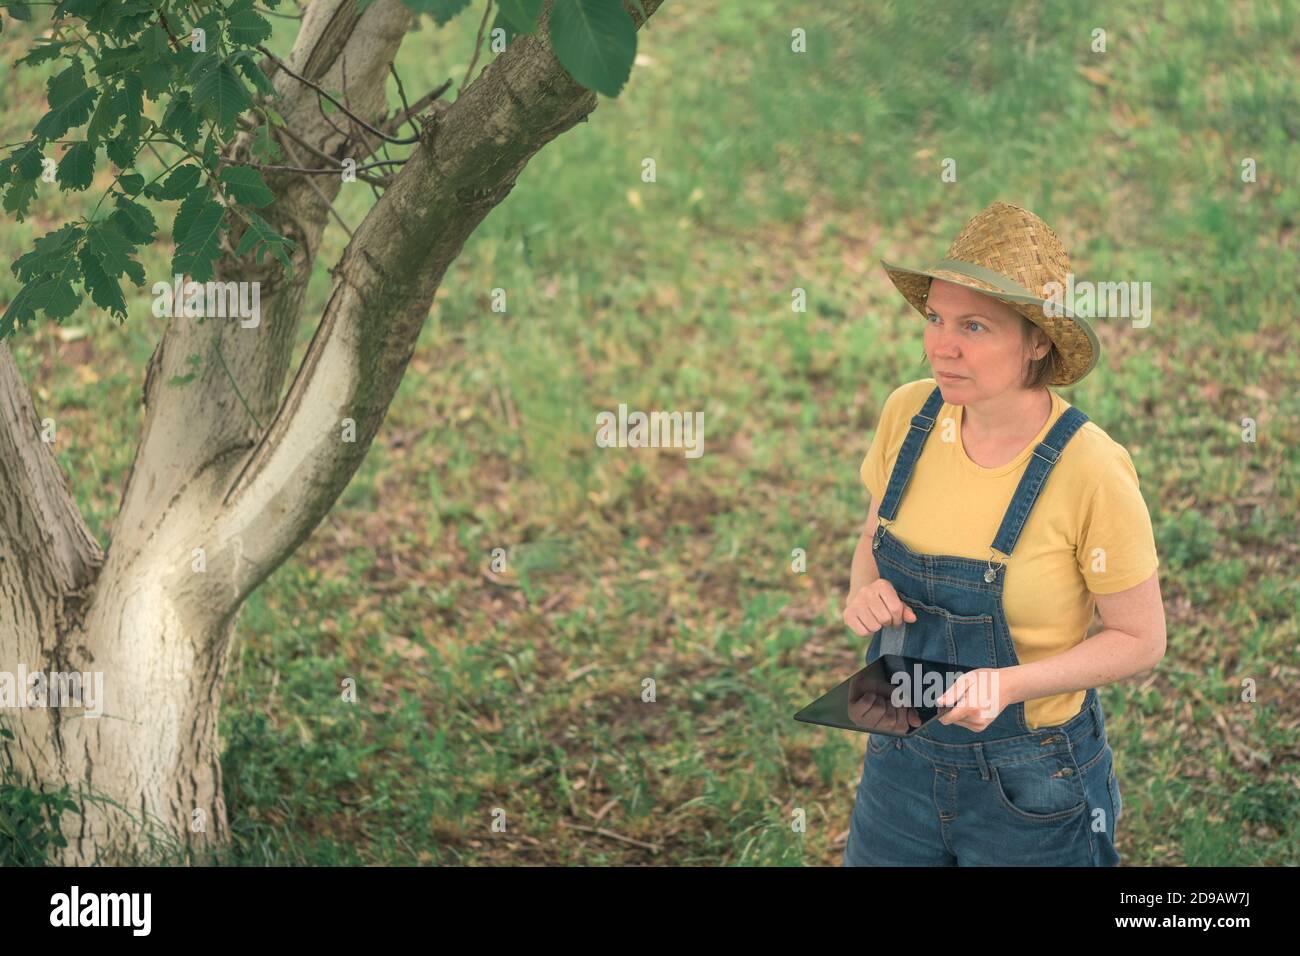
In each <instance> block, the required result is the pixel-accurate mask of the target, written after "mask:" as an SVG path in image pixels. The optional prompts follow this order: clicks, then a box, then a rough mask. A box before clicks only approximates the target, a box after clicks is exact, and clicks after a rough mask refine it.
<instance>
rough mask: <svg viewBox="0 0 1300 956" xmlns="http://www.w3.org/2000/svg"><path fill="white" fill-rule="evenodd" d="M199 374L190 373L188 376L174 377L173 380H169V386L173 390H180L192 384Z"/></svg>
mask: <svg viewBox="0 0 1300 956" xmlns="http://www.w3.org/2000/svg"><path fill="white" fill-rule="evenodd" d="M197 374H198V373H197V372H190V373H188V374H186V375H173V376H172V377H171V378H169V379H167V384H168V385H169V386H170V387H172V388H179V387H180V386H182V385H188V384H190V382H192V381H194V376H195V375H197Z"/></svg>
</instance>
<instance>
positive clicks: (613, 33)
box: [550, 0, 636, 96]
mask: <svg viewBox="0 0 1300 956" xmlns="http://www.w3.org/2000/svg"><path fill="white" fill-rule="evenodd" d="M550 36H551V47H552V49H554V50H555V57H556V59H558V60H559V61H560V65H561V66H563V67H564V68H565V69H566V70H568V71H569V75H570V76H572V77H573V78H574V80H576V81H577V82H578V83H581V84H582V85H583V86H585V87H587V89H589V90H595V91H596V92H597V93H604V94H605V95H606V96H617V95H618V93H619V91H620V90H621V89H623V85H624V84H625V83H626V82H627V78H628V77H629V76H630V75H631V74H632V62H633V61H634V60H635V59H636V25H635V24H634V23H633V22H632V18H631V17H630V16H628V13H627V11H626V10H624V9H623V5H622V4H621V3H619V2H617V0H555V6H554V7H552V8H551V19H550Z"/></svg>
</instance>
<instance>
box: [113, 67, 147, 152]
mask: <svg viewBox="0 0 1300 956" xmlns="http://www.w3.org/2000/svg"><path fill="white" fill-rule="evenodd" d="M118 97H119V98H120V99H121V103H122V132H123V133H124V134H126V135H129V136H130V137H131V138H132V139H139V138H140V121H141V120H142V119H144V81H143V80H141V79H140V77H139V75H137V74H134V73H132V74H129V75H127V76H126V77H124V78H123V80H122V89H121V90H120V91H119V92H118Z"/></svg>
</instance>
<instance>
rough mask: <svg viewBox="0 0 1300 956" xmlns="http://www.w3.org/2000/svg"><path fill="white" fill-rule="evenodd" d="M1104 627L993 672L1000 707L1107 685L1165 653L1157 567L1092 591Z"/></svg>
mask: <svg viewBox="0 0 1300 956" xmlns="http://www.w3.org/2000/svg"><path fill="white" fill-rule="evenodd" d="M1093 597H1094V598H1095V599H1096V601H1097V610H1098V612H1099V613H1100V614H1101V621H1102V624H1103V625H1104V630H1101V631H1098V632H1097V633H1096V634H1094V635H1093V636H1092V637H1090V638H1088V639H1087V640H1086V641H1083V642H1081V643H1079V644H1077V645H1075V646H1074V647H1072V648H1070V649H1069V650H1068V651H1066V652H1065V653H1063V654H1056V655H1054V656H1052V657H1048V658H1044V659H1043V660H1041V661H1034V662H1033V663H1032V664H1017V665H1016V666H1014V667H1005V668H1002V669H1001V670H1000V671H999V675H998V676H999V684H1000V689H1001V691H1002V696H1003V700H1005V701H1006V704H1005V705H1004V706H1008V705H1010V704H1013V703H1016V702H1018V701H1026V700H1035V699H1037V698H1039V697H1050V696H1052V695H1053V694H1065V693H1069V692H1071V691H1076V690H1087V689H1088V688H1089V687H1101V686H1103V685H1105V684H1113V683H1114V682H1115V681H1118V680H1123V679H1124V678H1125V677H1131V676H1132V675H1134V674H1140V673H1141V672H1142V671H1148V670H1150V669H1151V668H1153V667H1155V666H1156V664H1158V663H1160V659H1161V658H1163V657H1164V656H1165V607H1164V603H1163V602H1162V601H1161V599H1160V579H1159V575H1158V573H1157V572H1154V571H1153V572H1152V573H1151V577H1149V578H1147V579H1146V580H1145V581H1143V582H1142V583H1141V584H1139V585H1137V586H1135V587H1131V588H1129V589H1128V590H1126V591H1117V592H1116V593H1114V594H1095V595H1093Z"/></svg>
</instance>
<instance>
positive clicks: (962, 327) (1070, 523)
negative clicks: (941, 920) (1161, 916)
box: [844, 202, 1165, 866]
mask: <svg viewBox="0 0 1300 956" xmlns="http://www.w3.org/2000/svg"><path fill="white" fill-rule="evenodd" d="M882 265H883V266H884V267H885V269H886V271H887V272H888V274H889V277H890V279H891V280H892V281H893V282H894V284H895V286H896V287H897V288H898V289H899V291H900V292H901V293H902V294H903V296H904V298H906V299H907V301H908V302H910V303H911V304H912V306H913V307H914V308H916V309H917V311H918V312H920V313H921V314H922V315H923V316H925V318H926V323H927V325H926V328H925V355H926V358H927V359H928V360H929V362H930V367H931V369H932V370H933V372H934V375H935V377H934V378H932V379H922V380H920V381H917V382H912V383H909V384H907V385H903V386H902V387H900V388H898V389H896V390H895V391H894V392H893V393H892V394H891V395H890V396H889V398H888V399H887V400H886V402H885V406H884V409H883V410H882V412H881V417H880V423H879V426H878V427H877V430H876V434H875V437H874V439H873V441H872V444H871V448H870V450H869V451H868V452H867V456H866V459H865V460H864V461H863V463H862V471H861V474H862V479H863V481H864V482H865V484H866V485H867V488H868V489H869V490H870V492H871V498H872V505H871V514H870V517H869V518H868V520H867V523H866V526H865V528H864V530H863V533H862V537H861V539H860V540H859V542H858V547H857V551H856V552H855V553H854V556H853V570H852V582H851V586H850V591H849V598H848V601H847V603H846V605H845V609H844V623H845V624H847V625H848V626H849V627H850V628H852V629H853V631H854V633H855V634H857V635H859V636H861V637H865V636H867V635H868V634H872V635H874V636H873V637H872V640H871V646H870V649H869V650H868V652H867V659H868V660H869V661H870V660H874V659H875V658H876V657H878V656H879V655H880V654H882V653H901V654H906V655H909V656H913V657H920V658H927V659H930V660H937V661H944V662H949V663H955V664H961V665H963V666H964V667H965V668H969V670H966V671H965V672H964V673H962V674H961V676H960V677H958V678H957V679H956V680H955V681H954V682H953V684H952V685H951V686H950V687H949V688H948V689H947V691H946V692H945V693H944V694H943V695H942V696H941V697H939V699H938V703H939V705H940V706H944V707H947V706H951V708H952V709H951V710H947V711H941V712H940V716H939V717H938V718H937V719H936V720H934V721H931V722H930V723H929V724H927V725H926V726H925V727H924V728H922V729H919V730H918V729H916V725H917V724H919V720H917V719H916V718H915V717H913V718H912V719H911V721H910V722H911V724H912V726H911V727H898V728H896V729H897V730H898V732H899V733H900V734H901V733H903V732H905V731H911V732H910V733H909V734H908V735H907V736H905V737H903V736H898V737H895V736H888V735H882V734H872V735H871V736H870V737H869V739H868V743H867V754H866V757H865V760H864V763H863V770H862V779H861V782H860V783H859V785H858V791H857V800H856V803H855V805H854V808H853V814H852V819H851V826H850V832H849V841H848V845H847V847H846V848H845V851H844V862H845V865H849V866H890V865H897V866H928V865H933V866H954V865H961V866H980V865H1017V866H1023V865H1029V866H1114V865H1117V864H1118V863H1119V855H1118V854H1117V853H1116V851H1115V825H1116V823H1117V821H1118V819H1119V817H1120V813H1121V800H1120V790H1119V784H1118V782H1117V780H1116V777H1115V771H1114V766H1113V762H1112V752H1111V748H1110V744H1109V743H1108V741H1107V739H1106V732H1105V723H1104V720H1103V716H1102V712H1101V707H1100V705H1099V703H1098V697H1097V691H1096V689H1095V688H1096V687H1099V686H1101V685H1103V684H1109V683H1111V682H1113V681H1117V680H1122V679H1123V678H1126V677H1129V676H1130V675H1133V674H1137V673H1139V672H1141V671H1145V670H1149V669H1150V668H1152V667H1154V666H1155V665H1156V663H1158V662H1159V660H1160V659H1161V657H1163V656H1164V650H1165V621H1164V610H1163V607H1162V605H1161V600H1160V585H1159V581H1158V579H1157V576H1156V566H1157V564H1158V559H1157V556H1156V551H1155V542H1154V538H1153V535H1152V531H1151V519H1150V515H1149V514H1148V512H1147V508H1146V505H1145V503H1144V502H1143V500H1142V495H1141V493H1140V492H1139V490H1138V479H1137V473H1136V472H1135V470H1134V468H1133V463H1132V461H1131V459H1130V458H1129V455H1128V452H1127V451H1125V449H1124V448H1123V447H1122V446H1121V445H1119V444H1117V443H1116V442H1114V441H1113V440H1112V439H1111V438H1110V437H1109V436H1108V435H1107V434H1106V433H1105V432H1104V431H1102V430H1101V429H1100V428H1098V427H1097V426H1096V425H1095V424H1093V423H1092V422H1090V421H1088V418H1087V416H1086V415H1084V414H1083V413H1082V412H1080V411H1079V410H1078V409H1076V408H1074V407H1072V406H1071V405H1070V404H1069V403H1068V402H1066V401H1065V400H1064V399H1062V398H1061V397H1060V396H1059V395H1057V394H1056V393H1054V392H1052V391H1051V390H1050V389H1049V388H1048V387H1047V386H1049V385H1072V384H1074V383H1075V382H1077V381H1079V379H1081V378H1083V376H1084V375H1086V374H1087V373H1088V372H1089V371H1091V370H1092V368H1093V367H1094V366H1095V365H1096V364H1097V359H1098V356H1099V352H1100V348H1099V345H1098V342H1097V337H1096V335H1095V334H1094V332H1093V330H1092V328H1091V327H1090V326H1089V325H1088V323H1087V322H1085V321H1084V320H1083V319H1082V318H1079V317H1077V316H1074V315H1072V314H1070V312H1069V310H1068V308H1062V307H1061V306H1062V303H1060V300H1059V295H1057V296H1056V297H1055V299H1054V301H1052V302H1049V301H1047V299H1049V298H1053V291H1054V290H1055V289H1064V288H1066V279H1067V274H1068V273H1069V271H1070V264H1069V257H1068V256H1067V254H1066V252H1065V250H1064V248H1063V247H1062V245H1061V242H1060V240H1059V239H1058V238H1057V236H1056V234H1055V233H1054V232H1053V231H1052V230H1051V229H1050V228H1049V227H1048V226H1047V224H1046V223H1044V222H1043V221H1042V220H1041V219H1039V218H1038V217H1037V216H1035V215H1034V214H1033V213H1031V212H1029V211H1028V210H1025V209H1021V208H1020V207H1018V206H1013V205H1011V204H1009V203H1003V202H997V203H994V204H992V205H991V206H989V207H988V208H986V209H984V210H983V211H982V212H980V213H979V214H978V215H977V216H975V218H973V219H972V220H970V222H968V223H967V224H966V226H965V227H964V228H963V229H962V231H961V233H960V234H959V235H958V237H957V238H956V240H954V241H953V243H952V245H951V246H950V247H949V249H948V253H947V256H946V257H945V259H943V260H942V261H940V262H939V263H938V264H937V265H936V266H934V267H933V268H930V269H923V270H916V269H905V268H902V267H898V266H894V265H891V264H890V263H887V262H882ZM1052 283H1059V285H1058V286H1053V285H1052ZM1036 293H1037V294H1036ZM1045 297H1046V298H1045ZM1094 606H1095V607H1096V608H1097V609H1098V611H1099V612H1100V615H1101V619H1102V623H1103V625H1104V629H1103V630H1102V631H1100V632H1099V633H1097V634H1095V635H1093V636H1092V637H1091V638H1089V639H1087V640H1085V639H1084V637H1085V635H1086V633H1087V630H1088V625H1089V624H1090V622H1091V620H1092V612H1093V607H1094ZM888 625H893V626H894V627H893V628H891V630H890V631H889V632H888V633H889V634H891V635H897V634H898V633H899V631H898V629H897V628H898V626H899V625H902V640H901V646H884V647H882V646H881V636H882V635H881V629H882V628H884V627H886V626H888ZM855 719H856V718H855Z"/></svg>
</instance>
